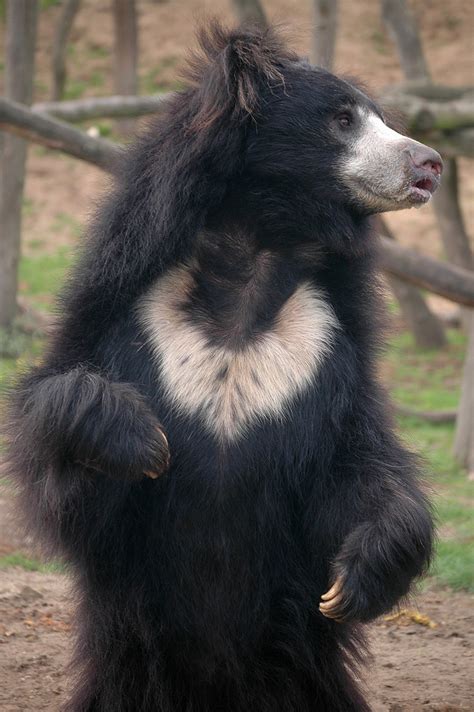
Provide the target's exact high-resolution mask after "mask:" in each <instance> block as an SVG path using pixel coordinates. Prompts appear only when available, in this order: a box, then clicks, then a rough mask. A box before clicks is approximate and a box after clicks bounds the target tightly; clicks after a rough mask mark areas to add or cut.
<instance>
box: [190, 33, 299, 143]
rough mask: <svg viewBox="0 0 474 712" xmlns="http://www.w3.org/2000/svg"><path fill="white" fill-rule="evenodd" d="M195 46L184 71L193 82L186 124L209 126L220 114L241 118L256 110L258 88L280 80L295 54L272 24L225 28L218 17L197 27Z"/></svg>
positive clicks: (253, 113)
mask: <svg viewBox="0 0 474 712" xmlns="http://www.w3.org/2000/svg"><path fill="white" fill-rule="evenodd" d="M198 39H199V50H198V52H197V53H196V54H194V55H193V56H192V57H191V59H190V61H189V64H188V69H187V71H186V73H185V76H186V78H187V79H188V81H189V82H190V83H191V85H192V86H193V87H194V88H195V96H194V101H195V102H196V113H195V116H194V118H193V120H192V122H191V125H190V127H189V128H190V129H191V130H193V131H199V130H202V129H205V128H209V127H210V126H212V125H213V124H215V123H216V122H217V121H219V120H220V119H222V118H225V119H228V120H231V121H232V120H234V121H235V120H237V121H242V120H244V119H245V118H248V117H253V118H255V116H256V115H257V113H258V109H259V99H260V95H261V89H262V87H265V86H267V87H268V86H272V85H273V86H277V85H280V86H281V85H282V84H284V79H283V74H282V69H283V67H284V66H285V65H286V64H288V63H289V62H291V61H295V60H296V59H297V56H296V55H295V54H293V53H292V52H290V51H289V50H288V49H287V48H286V47H285V45H284V43H283V41H282V40H281V39H280V37H278V35H277V34H276V33H275V31H274V30H272V29H267V28H259V27H256V28H249V29H242V28H239V29H238V30H227V29H225V28H224V27H223V26H222V25H221V24H219V23H218V22H212V23H211V24H210V26H208V27H206V28H203V29H201V30H200V31H199V33H198Z"/></svg>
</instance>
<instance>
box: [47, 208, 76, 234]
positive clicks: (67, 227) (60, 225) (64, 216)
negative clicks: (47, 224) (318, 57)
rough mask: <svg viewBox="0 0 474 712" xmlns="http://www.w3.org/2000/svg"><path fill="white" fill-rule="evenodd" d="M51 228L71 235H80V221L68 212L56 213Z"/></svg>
mask: <svg viewBox="0 0 474 712" xmlns="http://www.w3.org/2000/svg"><path fill="white" fill-rule="evenodd" d="M51 229H52V231H53V232H66V233H69V234H70V236H71V237H80V236H81V234H82V225H81V223H80V222H79V220H77V219H76V218H75V217H73V216H72V215H69V213H62V212H60V213H56V216H55V218H54V221H53V224H52V225H51Z"/></svg>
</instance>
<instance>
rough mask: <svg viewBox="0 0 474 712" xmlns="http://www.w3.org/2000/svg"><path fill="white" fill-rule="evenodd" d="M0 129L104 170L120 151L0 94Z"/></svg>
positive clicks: (109, 169)
mask: <svg viewBox="0 0 474 712" xmlns="http://www.w3.org/2000/svg"><path fill="white" fill-rule="evenodd" d="M0 129H3V130H5V131H9V132H11V133H14V134H16V135H17V136H21V137H22V138H25V139H28V140H29V141H34V142H35V143H40V144H41V145H43V146H46V147H47V148H52V149H55V150H58V151H63V152H64V153H68V154H69V155H70V156H74V157H75V158H80V159H81V160H82V161H87V162H89V163H93V164H94V165H96V166H98V167H99V168H103V169H104V170H106V171H112V170H113V169H114V167H115V165H116V163H117V161H118V160H119V159H120V156H121V153H122V152H121V149H120V147H119V146H118V145H117V144H114V143H112V142H111V141H107V140H106V139H103V138H92V136H88V135H87V134H86V133H84V131H80V130H79V129H76V128H74V127H73V126H69V124H66V123H63V122H62V121H58V120H57V119H52V118H50V117H49V116H44V115H42V114H38V113H35V112H33V111H30V110H29V109H27V108H25V107H24V106H22V105H21V104H18V103H16V102H13V101H8V100H7V99H3V98H1V97H0Z"/></svg>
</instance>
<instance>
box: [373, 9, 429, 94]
mask: <svg viewBox="0 0 474 712" xmlns="http://www.w3.org/2000/svg"><path fill="white" fill-rule="evenodd" d="M382 20H383V22H384V23H385V26H386V27H387V30H388V32H389V34H390V36H391V37H392V39H393V41H394V42H395V44H396V46H397V50H398V56H399V58H400V64H401V65H402V69H403V73H404V75H405V77H406V79H407V81H419V80H420V79H429V78H430V72H429V69H428V65H427V63H426V59H425V55H424V53H423V47H422V44H421V40H420V35H419V33H418V27H417V24H416V20H415V17H414V15H413V14H412V12H411V11H410V8H409V7H408V5H407V3H406V1H405V0H382Z"/></svg>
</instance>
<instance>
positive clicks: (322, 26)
mask: <svg viewBox="0 0 474 712" xmlns="http://www.w3.org/2000/svg"><path fill="white" fill-rule="evenodd" d="M313 25H314V29H313V50H312V60H313V64H316V65H318V66H319V67H324V68H325V69H329V70H330V71H331V70H332V68H333V63H334V50H335V46H336V33H337V0H313Z"/></svg>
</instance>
